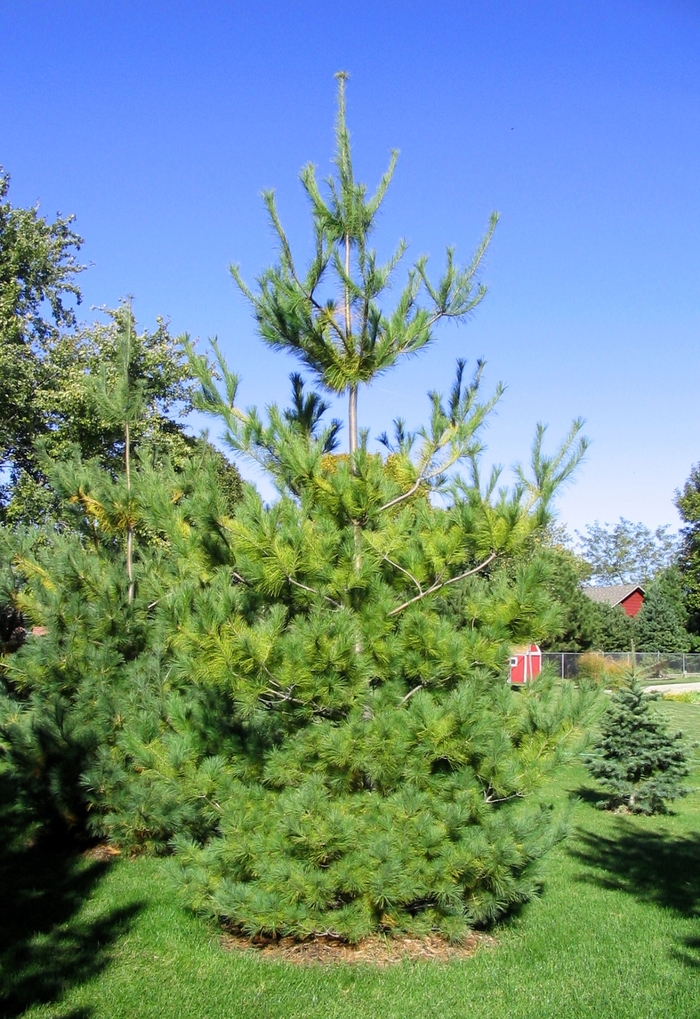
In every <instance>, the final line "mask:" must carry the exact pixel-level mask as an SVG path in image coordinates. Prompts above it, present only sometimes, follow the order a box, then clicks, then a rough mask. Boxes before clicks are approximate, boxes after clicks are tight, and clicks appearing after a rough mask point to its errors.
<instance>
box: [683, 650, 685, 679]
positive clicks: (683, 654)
mask: <svg viewBox="0 0 700 1019" xmlns="http://www.w3.org/2000/svg"><path fill="white" fill-rule="evenodd" d="M683 675H684V676H685V651H684V652H683Z"/></svg>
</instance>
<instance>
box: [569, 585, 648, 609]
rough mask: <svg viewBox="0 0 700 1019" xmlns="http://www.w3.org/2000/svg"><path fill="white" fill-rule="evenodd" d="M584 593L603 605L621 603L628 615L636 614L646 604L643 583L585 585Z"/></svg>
mask: <svg viewBox="0 0 700 1019" xmlns="http://www.w3.org/2000/svg"><path fill="white" fill-rule="evenodd" d="M583 593H584V594H586V595H588V597H589V598H590V599H591V601H595V602H598V603H599V604H603V605H612V606H615V605H619V606H620V607H621V608H622V610H623V611H624V612H625V613H626V615H628V616H636V615H637V613H638V612H639V610H640V609H641V607H642V605H643V604H644V588H643V587H642V586H641V584H613V585H611V586H609V587H602V586H601V587H584V588H583Z"/></svg>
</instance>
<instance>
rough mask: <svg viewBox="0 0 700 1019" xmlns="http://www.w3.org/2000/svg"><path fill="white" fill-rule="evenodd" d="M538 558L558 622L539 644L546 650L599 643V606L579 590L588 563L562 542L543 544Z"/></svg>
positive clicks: (585, 647)
mask: <svg viewBox="0 0 700 1019" xmlns="http://www.w3.org/2000/svg"><path fill="white" fill-rule="evenodd" d="M538 558H539V559H540V561H541V562H542V563H543V565H544V567H545V571H546V577H547V579H546V585H547V590H548V592H549V594H550V595H551V596H552V598H553V599H554V600H555V602H556V603H557V605H558V606H559V610H560V613H559V624H558V626H557V628H556V629H555V630H554V631H553V632H552V633H551V634H550V636H549V637H547V638H546V639H545V640H544V641H543V642H542V646H543V647H544V648H546V649H547V650H548V651H587V650H589V649H590V648H594V647H597V646H598V643H599V634H600V614H599V612H598V611H597V609H598V606H597V605H596V604H595V603H594V602H593V601H591V599H590V598H588V597H587V595H585V594H584V593H583V591H582V590H581V582H582V580H585V579H587V576H588V573H589V570H588V567H587V564H586V563H585V562H584V561H583V560H582V559H581V558H580V557H579V556H577V555H576V554H575V553H574V552H573V551H572V550H571V549H570V548H567V547H566V546H565V545H562V544H553V545H550V544H548V543H547V542H545V543H543V545H542V547H541V548H540V549H539V551H538Z"/></svg>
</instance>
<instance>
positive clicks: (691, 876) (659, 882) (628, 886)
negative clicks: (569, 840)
mask: <svg viewBox="0 0 700 1019" xmlns="http://www.w3.org/2000/svg"><path fill="white" fill-rule="evenodd" d="M569 853H570V854H571V856H573V858H574V859H576V860H578V861H579V863H582V864H584V865H585V866H586V867H587V868H588V870H587V872H586V873H584V874H581V875H580V876H579V878H578V880H580V881H585V882H587V883H589V884H594V885H596V886H597V887H599V888H607V889H611V890H615V891H623V892H627V893H628V894H630V895H633V896H634V897H635V898H636V899H637V900H638V901H640V902H647V903H651V904H653V905H656V906H660V907H661V908H663V909H669V910H671V911H673V912H674V913H675V914H676V915H677V916H679V917H683V918H684V919H693V918H700V832H690V833H689V834H688V835H685V836H681V837H674V836H671V835H664V834H661V833H659V832H653V831H645V830H644V829H643V828H641V827H638V826H637V825H635V824H634V822H633V821H631V820H629V819H627V818H620V819H618V820H617V824H616V831H615V833H614V834H613V835H611V836H606V835H597V834H594V833H593V832H589V831H579V832H578V838H577V843H576V845H574V846H572V847H571V848H570V849H569ZM672 954H673V956H674V958H676V959H678V961H679V962H683V963H684V964H686V965H688V966H696V967H700V938H685V939H684V941H683V947H682V948H678V949H674V950H673V953H672Z"/></svg>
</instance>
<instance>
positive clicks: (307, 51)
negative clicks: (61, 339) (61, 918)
mask: <svg viewBox="0 0 700 1019" xmlns="http://www.w3.org/2000/svg"><path fill="white" fill-rule="evenodd" d="M699 54H700V5H698V4H697V3H691V2H684V0H657V2H645V0H634V2H622V0H606V2H599V0H585V2H578V0H568V2H564V0H561V2H553V0H552V2H545V0H522V2H515V0H514V2H505V0H503V2H502V0H472V2H469V3H467V2H461V3H457V2H452V0H447V2H437V3H436V2H435V0H433V2H432V3H427V2H414V3H411V4H408V3H404V2H401V0H396V2H389V0H386V2H382V0H374V2H372V3H368V2H365V0H354V2H352V3H350V2H347V0H337V2H334V3H330V2H326V3H321V2H316V3H314V2H304V0H299V2H289V3H287V4H281V3H273V2H266V0H257V2H255V3H253V2H248V3H237V2H228V3H215V2H211V3H205V2H202V3H175V2H172V0H171V2H169V3H151V2H148V0H141V2H140V3H130V2H124V0H121V2H118V3H117V2H99V0H98V2H94V0H93V2H90V3H88V2H79V0H76V2H68V0H52V2H44V3H38V2H32V0H23V2H21V3H20V2H13V0H5V2H4V3H3V4H2V6H0V95H1V96H2V101H1V102H0V163H3V164H4V165H5V167H6V168H7V169H8V170H9V171H10V173H11V174H12V189H11V199H12V201H13V202H14V204H16V205H27V204H32V203H34V202H36V201H39V202H40V203H41V209H42V212H43V213H44V214H46V215H47V216H50V217H52V216H53V215H54V214H55V213H56V212H57V211H61V212H62V213H68V212H74V213H76V215H77V225H78V229H79V230H80V232H81V233H82V234H83V236H84V237H85V240H86V243H85V246H84V249H83V255H84V258H85V260H86V261H88V262H90V263H92V266H91V268H90V270H89V272H86V273H85V274H84V275H83V277H82V285H83V290H84V295H85V301H84V305H83V309H84V310H83V314H84V316H85V317H86V318H89V317H90V316H91V315H92V312H91V311H90V307H91V306H92V305H98V306H99V305H109V306H112V305H115V304H116V303H117V302H118V301H119V299H120V298H121V297H123V296H124V295H126V294H133V295H134V299H135V300H134V307H135V311H136V314H137V317H138V319H139V322H140V324H142V325H152V324H153V322H154V320H155V317H156V316H157V315H163V316H166V317H169V318H170V320H171V324H172V328H173V330H174V331H176V332H183V331H187V332H189V333H190V334H192V335H193V336H199V337H201V338H202V340H206V338H207V337H209V336H212V335H218V337H219V339H220V341H221V344H222V346H223V348H224V350H225V352H226V354H227V356H228V359H229V361H230V364H231V366H232V367H233V368H234V369H235V370H237V371H239V372H240V374H241V376H242V385H241V396H242V401H243V403H245V404H252V403H257V404H265V403H268V402H270V401H272V400H277V401H280V402H285V401H286V398H287V393H288V388H289V387H288V383H287V375H288V373H289V372H290V371H291V370H293V368H294V367H295V366H294V364H293V362H291V361H290V360H287V359H286V358H285V357H283V356H281V355H279V354H274V353H272V352H270V351H267V350H265V349H264V348H263V347H262V345H261V343H260V342H259V341H258V340H257V339H256V336H255V329H254V325H253V323H252V321H251V318H250V313H249V310H248V308H247V307H246V306H245V304H244V303H243V302H242V300H241V299H240V298H239V297H238V296H237V294H236V291H235V289H234V286H233V283H232V281H231V279H230V276H229V274H228V269H227V267H228V264H229V263H230V262H232V261H234V262H238V263H240V265H241V268H242V270H243V273H244V275H245V276H246V277H247V278H248V279H251V280H252V279H253V278H254V277H255V275H256V274H257V273H259V272H260V271H261V270H262V269H263V268H264V267H265V266H266V265H267V264H268V263H269V262H270V261H271V260H272V257H273V249H272V243H271V237H270V232H269V229H268V227H267V225H266V222H265V218H264V215H263V211H262V207H261V203H260V200H259V197H258V195H259V192H260V190H261V189H262V188H264V187H275V188H276V189H277V194H278V201H279V207H280V212H281V215H282V218H283V222H284V223H285V226H286V227H287V229H288V231H289V233H290V235H291V237H292V239H293V240H294V241H295V242H296V243H297V244H298V246H300V247H301V248H302V249H303V247H304V245H305V244H306V242H307V239H308V233H307V223H308V220H307V210H306V206H305V203H304V199H303V196H302V194H301V190H300V187H299V185H298V182H297V174H298V171H299V169H300V167H301V166H302V165H303V164H304V163H306V162H307V161H309V160H310V161H313V162H314V163H316V164H317V165H318V167H319V169H320V171H321V172H322V173H324V172H326V171H327V170H328V169H329V159H330V156H331V153H332V124H333V115H334V101H335V95H334V88H335V83H334V80H333V73H334V72H335V71H336V70H338V69H340V68H343V69H346V70H348V71H349V72H350V74H351V81H350V83H349V86H348V117H349V124H350V128H351V131H352V137H353V145H354V153H355V164H356V170H357V173H358V176H360V177H361V178H363V179H366V180H367V181H368V182H369V183H370V184H374V183H375V181H376V179H377V177H378V175H379V173H380V172H381V171H382V170H383V168H384V166H385V164H386V161H387V158H388V153H389V150H390V149H391V148H392V147H397V148H399V149H400V151H401V157H400V160H399V166H398V169H397V172H396V176H395V183H394V185H393V187H392V190H391V191H390V193H389V196H388V197H387V201H386V204H385V206H384V212H383V214H382V219H381V223H380V229H379V231H378V233H377V237H376V243H377V246H378V248H379V249H380V251H385V252H388V250H389V248H390V247H391V246H392V245H393V244H394V242H395V240H396V239H398V238H399V237H401V236H404V237H406V238H407V239H408V240H409V241H410V245H411V246H410V254H412V255H414V256H417V255H418V254H421V253H423V252H427V253H429V254H430V255H431V257H432V258H433V259H434V260H435V263H436V266H437V265H439V264H440V260H441V257H442V253H443V251H444V246H445V245H446V244H448V243H449V244H455V245H456V247H457V253H458V256H459V255H461V256H462V257H463V258H464V259H466V258H468V257H469V255H470V254H471V252H472V250H473V248H474V247H475V245H476V243H477V241H478V239H479V237H480V235H481V233H482V232H483V229H484V227H485V225H486V223H487V219H488V216H489V213H490V212H491V211H492V210H498V211H499V212H500V214H501V221H500V225H499V227H498V230H497V234H496V237H495V239H494V241H493V243H492V246H491V249H490V251H489V254H488V257H487V260H486V264H485V269H484V274H483V278H484V280H485V282H486V283H487V284H488V285H489V294H488V295H487V297H486V299H485V301H484V302H483V304H482V305H481V306H480V307H479V309H478V310H477V311H476V313H475V315H474V317H473V318H472V320H471V321H470V322H469V323H468V324H467V325H466V326H464V327H462V328H459V329H455V328H449V327H448V328H445V329H444V330H443V331H442V333H441V335H440V339H439V342H438V343H436V344H435V345H434V346H433V347H432V348H430V349H429V350H428V351H427V352H426V353H425V354H423V355H422V356H421V357H420V358H419V359H416V360H414V361H412V362H410V363H408V364H406V365H405V366H404V367H402V368H401V369H400V370H399V371H398V372H396V373H395V374H393V375H390V376H386V377H385V378H384V379H382V380H381V381H380V382H379V383H378V384H377V385H376V386H375V387H374V389H373V390H372V391H370V392H369V393H365V394H364V395H362V397H361V403H360V422H361V424H365V425H367V426H369V427H370V428H371V429H372V432H373V434H375V435H376V434H377V433H378V432H381V431H382V430H383V429H384V428H386V427H388V426H390V423H391V419H392V418H393V417H394V416H396V415H397V414H403V415H404V416H405V417H407V418H408V420H409V423H411V424H418V423H419V421H420V419H421V411H422V408H424V407H425V406H426V402H425V397H424V393H425V391H426V390H427V389H429V388H444V389H447V388H448V386H449V383H450V380H451V376H452V372H453V365H454V360H455V358H456V357H458V356H465V357H467V358H468V359H469V360H470V361H472V362H473V361H474V360H475V359H476V358H477V357H484V358H486V360H487V362H488V367H487V384H492V385H493V384H495V383H496V382H497V381H498V380H503V381H504V382H506V383H507V391H506V394H505V396H504V398H503V401H502V403H501V405H500V408H499V411H498V415H497V416H496V417H495V418H494V420H493V422H492V423H491V426H490V428H489V431H488V437H487V441H488V445H489V453H488V456H489V457H491V458H492V459H494V460H496V461H498V462H500V463H504V464H506V465H507V464H509V463H511V462H513V461H514V460H517V459H522V458H524V457H526V456H527V453H528V448H529V443H530V438H531V436H532V434H533V431H534V426H535V423H536V422H537V421H539V420H543V421H546V422H548V423H549V425H550V433H551V436H552V442H554V440H555V438H556V437H557V436H559V435H561V434H563V433H564V432H565V431H566V429H567V428H568V425H569V422H570V421H571V419H572V418H573V417H575V416H578V415H581V416H583V417H585V418H586V420H587V426H586V431H587V433H588V434H589V435H590V437H591V439H592V440H593V441H592V446H591V450H590V454H589V456H588V460H587V462H586V464H585V465H584V466H583V468H582V469H581V470H580V472H579V475H578V478H577V481H576V483H575V484H573V485H572V486H571V487H570V488H569V489H567V490H566V491H565V492H564V493H563V494H562V496H561V497H560V500H559V507H560V516H561V520H562V522H565V523H567V524H568V525H569V526H570V528H572V529H573V528H579V529H581V528H582V527H583V526H584V525H585V524H586V523H589V522H592V521H593V520H594V519H599V520H601V521H611V522H612V521H614V520H616V519H617V518H618V517H620V516H625V517H628V518H630V519H632V520H641V521H643V522H644V523H646V524H647V525H649V526H657V525H659V524H664V523H670V524H671V525H672V526H674V527H675V526H676V525H677V522H678V521H677V516H676V512H675V509H674V507H673V502H672V499H673V492H674V489H675V488H677V487H678V486H680V485H682V484H683V482H684V480H685V478H686V477H687V476H688V473H689V470H690V467H691V464H692V463H694V462H696V461H698V460H700V427H699V426H700V400H699V399H698V392H699V383H700V371H699V369H700V342H699V341H700V299H699V298H700V286H699V285H700V190H699V188H698V167H700V59H699Z"/></svg>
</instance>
